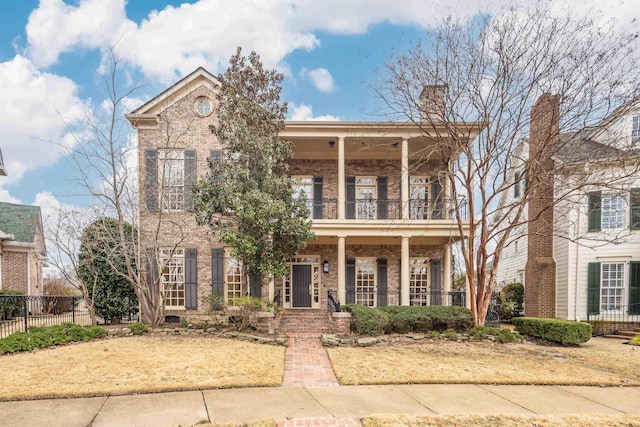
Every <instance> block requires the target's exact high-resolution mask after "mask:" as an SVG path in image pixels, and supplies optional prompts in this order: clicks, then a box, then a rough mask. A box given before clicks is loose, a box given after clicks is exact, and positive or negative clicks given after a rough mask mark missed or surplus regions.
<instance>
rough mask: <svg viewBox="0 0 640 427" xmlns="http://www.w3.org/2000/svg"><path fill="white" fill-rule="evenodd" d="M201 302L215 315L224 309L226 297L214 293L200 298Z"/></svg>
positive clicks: (219, 293) (220, 293)
mask: <svg viewBox="0 0 640 427" xmlns="http://www.w3.org/2000/svg"><path fill="white" fill-rule="evenodd" d="M200 302H201V303H202V304H204V305H205V306H206V307H208V309H207V312H208V313H209V314H213V313H215V312H217V311H220V310H222V309H224V295H223V294H222V292H214V293H211V294H208V295H207V296H205V297H202V298H200Z"/></svg>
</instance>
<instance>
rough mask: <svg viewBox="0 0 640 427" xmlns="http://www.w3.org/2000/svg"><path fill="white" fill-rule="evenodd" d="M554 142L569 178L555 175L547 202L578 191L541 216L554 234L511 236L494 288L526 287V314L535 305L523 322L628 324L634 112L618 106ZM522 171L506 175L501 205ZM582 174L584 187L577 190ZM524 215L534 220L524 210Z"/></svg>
mask: <svg viewBox="0 0 640 427" xmlns="http://www.w3.org/2000/svg"><path fill="white" fill-rule="evenodd" d="M548 125H549V126H551V125H552V124H548ZM559 141H560V142H561V144H560V149H559V150H558V152H557V153H556V154H555V155H554V160H555V161H556V162H562V164H563V165H564V166H565V167H564V168H563V169H564V170H565V171H571V170H573V171H575V175H571V174H564V175H563V176H562V177H559V176H556V179H555V180H554V184H553V191H554V194H555V196H554V197H555V198H556V199H557V197H558V196H557V195H558V194H560V193H563V192H565V191H564V190H566V189H567V188H578V187H580V188H579V190H576V191H572V192H571V193H570V195H569V196H568V197H562V199H561V200H559V201H556V203H555V204H554V208H553V209H548V210H547V211H548V212H544V213H543V214H542V215H548V216H546V217H545V218H544V219H545V220H546V221H549V222H550V223H551V222H552V223H554V224H555V226H554V228H555V230H554V231H553V232H551V233H550V232H547V233H536V232H534V231H533V230H532V228H531V227H532V226H535V224H536V222H535V221H533V222H531V223H530V224H529V226H528V227H527V225H524V226H523V227H521V228H522V229H521V230H519V232H518V233H514V235H513V236H512V237H511V240H510V243H509V244H508V245H507V246H506V247H505V248H504V252H503V258H502V260H501V262H500V265H499V268H498V272H497V280H496V284H497V286H503V285H504V284H507V283H512V282H523V283H525V307H527V306H528V305H529V304H533V305H534V307H533V308H532V310H530V311H529V314H527V315H540V316H544V317H559V318H563V319H570V320H587V319H590V320H594V319H595V320H597V319H603V320H604V319H606V320H609V319H612V318H616V319H618V320H622V319H629V317H628V316H630V315H631V316H633V315H638V314H640V170H639V168H638V164H639V160H638V159H639V155H640V108H639V107H638V106H636V107H633V104H631V106H629V105H625V106H623V107H621V108H620V109H618V110H617V111H615V112H614V113H613V114H612V115H611V116H610V117H608V118H607V119H605V120H603V121H602V122H601V124H600V125H599V126H597V127H596V128H595V129H593V130H590V131H583V132H580V133H578V134H571V135H560V137H559ZM523 144H524V145H526V144H528V141H524V142H523ZM524 152H526V150H525V151H524ZM524 157H526V156H524ZM521 170H522V169H520V168H518V167H514V168H513V170H512V171H511V173H510V179H511V180H512V182H513V183H514V186H513V187H512V188H513V191H512V192H511V194H508V195H507V196H505V197H504V198H503V199H502V200H501V204H503V205H504V204H505V203H507V204H508V203H509V202H510V201H511V200H513V198H514V197H516V193H517V191H518V190H516V187H517V185H515V183H517V182H518V181H519V180H521V177H520V176H516V173H517V172H521ZM585 172H588V174H589V177H590V178H591V180H590V181H586V185H584V186H580V185H579V181H580V179H581V177H583V176H584V174H585ZM583 182H585V181H583ZM596 182H599V183H601V184H595V183H596ZM567 183H569V184H568V185H570V186H571V187H567ZM576 184H578V185H576ZM529 205H531V202H530V203H529ZM531 207H532V206H529V208H531ZM533 208H534V209H535V208H536V207H535V206H534V207H533ZM537 212H541V211H540V210H538V211H537ZM528 215H529V218H536V217H537V216H536V215H535V214H532V211H531V210H530V209H529V210H528ZM525 265H526V268H525V267H524V266H525ZM533 267H537V269H536V268H533ZM554 268H555V271H553V269H554ZM525 270H526V273H525ZM523 273H525V274H523ZM531 311H533V313H532V312H531ZM636 320H640V319H636Z"/></svg>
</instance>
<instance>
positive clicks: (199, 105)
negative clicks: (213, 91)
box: [193, 96, 212, 117]
mask: <svg viewBox="0 0 640 427" xmlns="http://www.w3.org/2000/svg"><path fill="white" fill-rule="evenodd" d="M193 106H194V108H195V111H196V114H197V115H199V116H200V117H205V116H208V115H209V114H211V110H212V107H211V101H210V100H209V98H205V97H204V96H201V97H199V98H196V101H195V103H194V105H193Z"/></svg>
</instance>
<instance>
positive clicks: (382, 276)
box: [377, 258, 388, 307]
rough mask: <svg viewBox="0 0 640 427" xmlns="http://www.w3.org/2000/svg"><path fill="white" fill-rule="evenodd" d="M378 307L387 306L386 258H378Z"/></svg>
mask: <svg viewBox="0 0 640 427" xmlns="http://www.w3.org/2000/svg"><path fill="white" fill-rule="evenodd" d="M377 265H378V274H377V276H378V277H377V280H378V283H377V285H378V307H386V306H387V304H388V303H387V259H386V258H378V260H377Z"/></svg>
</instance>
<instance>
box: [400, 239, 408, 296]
mask: <svg viewBox="0 0 640 427" xmlns="http://www.w3.org/2000/svg"><path fill="white" fill-rule="evenodd" d="M400 270H401V271H400V289H401V294H400V305H409V277H410V274H409V238H408V237H403V238H402V247H401V250H400Z"/></svg>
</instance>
